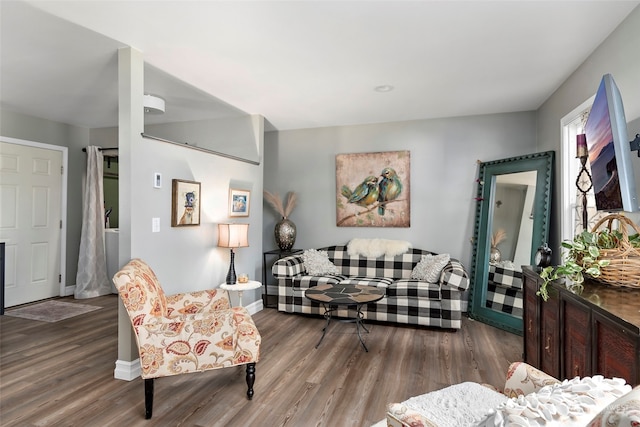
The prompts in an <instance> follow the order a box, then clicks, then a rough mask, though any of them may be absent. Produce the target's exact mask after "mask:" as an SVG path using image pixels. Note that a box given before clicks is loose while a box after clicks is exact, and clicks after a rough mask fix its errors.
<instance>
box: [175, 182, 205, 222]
mask: <svg viewBox="0 0 640 427" xmlns="http://www.w3.org/2000/svg"><path fill="white" fill-rule="evenodd" d="M190 225H200V183H199V182H195V181H185V180H182V179H174V180H172V181H171V226H172V227H187V226H190Z"/></svg>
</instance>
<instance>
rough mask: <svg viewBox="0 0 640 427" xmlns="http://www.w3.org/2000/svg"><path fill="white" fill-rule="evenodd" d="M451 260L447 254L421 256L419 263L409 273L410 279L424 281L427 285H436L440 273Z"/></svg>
mask: <svg viewBox="0 0 640 427" xmlns="http://www.w3.org/2000/svg"><path fill="white" fill-rule="evenodd" d="M449 260H451V256H450V255H449V254H440V255H431V254H429V255H422V258H421V259H420V262H419V263H418V264H416V266H415V267H414V268H413V271H412V272H411V278H412V279H418V280H424V281H425V282H429V283H438V281H439V280H440V272H441V271H442V269H443V268H444V267H445V265H447V263H448V262H449Z"/></svg>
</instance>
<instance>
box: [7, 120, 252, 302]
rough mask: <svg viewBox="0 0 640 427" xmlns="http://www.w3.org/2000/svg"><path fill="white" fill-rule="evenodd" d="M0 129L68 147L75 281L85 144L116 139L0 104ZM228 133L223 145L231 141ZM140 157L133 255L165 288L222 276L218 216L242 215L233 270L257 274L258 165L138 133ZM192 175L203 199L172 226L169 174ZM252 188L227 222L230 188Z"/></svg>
mask: <svg viewBox="0 0 640 427" xmlns="http://www.w3.org/2000/svg"><path fill="white" fill-rule="evenodd" d="M1 115H2V126H1V128H0V134H2V136H6V137H11V138H17V139H24V140H28V141H34V142H41V143H46V144H52V145H60V146H64V147H68V148H69V171H68V199H67V254H66V256H67V265H66V270H67V271H66V278H67V280H66V285H67V286H74V285H75V280H76V273H77V268H78V252H79V247H80V233H81V229H82V180H83V178H84V175H85V172H86V154H85V153H83V152H82V148H84V147H86V146H87V145H91V144H94V145H100V146H104V147H115V146H118V130H117V128H103V129H91V130H90V129H86V128H79V127H75V126H71V125H67V124H63V123H57V122H52V121H49V120H44V119H40V118H37V117H32V116H27V115H24V114H18V113H14V112H11V111H6V110H2V111H1ZM252 132H254V138H255V141H256V145H257V146H259V148H260V149H261V148H262V147H261V144H262V137H261V136H260V135H258V134H256V130H255V129H253V131H252ZM233 143H234V142H233V140H230V141H229V144H233ZM142 144H144V147H142V148H143V149H144V150H145V155H144V158H145V161H144V162H142V164H139V165H136V166H135V168H136V170H137V173H139V174H140V175H141V176H142V177H143V178H141V179H138V180H137V181H136V182H134V183H131V185H132V186H134V187H135V188H136V192H137V194H140V195H141V196H140V200H139V201H138V202H139V203H138V205H137V206H136V209H137V210H138V212H140V214H141V216H142V217H143V218H144V219H143V220H141V221H142V223H141V224H140V225H139V228H140V230H139V231H137V232H136V235H139V236H140V239H139V241H140V242H141V243H140V246H139V250H140V251H139V252H137V253H135V254H134V255H135V256H137V257H141V258H144V259H145V260H147V261H148V262H149V263H150V264H151V265H152V267H153V268H154V270H157V271H156V274H158V277H159V278H160V279H161V280H162V281H163V286H165V287H166V291H167V292H168V293H175V292H181V291H185V290H195V289H205V288H211V287H217V286H218V285H219V284H220V283H222V282H224V278H225V276H226V274H227V269H228V266H229V251H228V249H222V248H217V247H216V242H217V228H216V224H217V223H219V222H234V221H235V222H247V223H249V224H251V225H250V227H249V232H250V236H249V244H250V245H251V246H250V247H249V248H242V249H238V250H237V251H236V259H235V263H236V271H237V272H246V273H249V274H250V276H251V278H252V279H256V280H261V277H262V276H261V275H262V263H261V259H262V169H263V165H262V164H261V165H260V166H255V165H250V164H247V163H243V162H238V161H235V160H230V159H225V158H222V157H219V156H215V155H213V154H207V153H203V152H200V151H195V150H192V149H188V148H184V147H180V146H176V145H172V144H166V143H162V142H155V141H151V140H143V141H142ZM154 172H160V173H162V177H163V186H162V188H161V189H154V188H153V186H152V183H153V173H154ZM173 178H178V179H187V180H194V181H199V182H201V184H202V188H201V189H202V194H203V206H202V211H201V215H202V218H201V221H202V225H201V226H200V227H183V228H172V227H171V226H170V225H171V213H170V205H171V180H172V179H173ZM230 186H233V187H234V188H241V189H247V190H251V195H252V203H251V211H250V217H249V218H239V219H236V220H234V221H231V218H229V217H228V215H227V212H228V208H227V207H228V205H227V200H228V191H229V187H230ZM152 217H159V218H160V223H161V231H160V233H151V218H152ZM258 299H260V292H259V291H254V294H253V295H252V293H251V292H247V293H245V295H244V296H243V303H245V304H249V303H251V302H252V301H255V300H258Z"/></svg>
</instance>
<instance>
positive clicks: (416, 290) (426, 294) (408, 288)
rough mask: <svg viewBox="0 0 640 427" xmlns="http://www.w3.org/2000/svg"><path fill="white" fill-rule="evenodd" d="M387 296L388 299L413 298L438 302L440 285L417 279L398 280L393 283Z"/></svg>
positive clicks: (440, 295) (440, 296)
mask: <svg viewBox="0 0 640 427" xmlns="http://www.w3.org/2000/svg"><path fill="white" fill-rule="evenodd" d="M387 295H388V296H390V297H413V298H426V299H430V300H440V299H441V298H442V294H441V293H440V285H438V284H437V283H428V282H424V281H422V280H417V279H399V280H396V281H394V282H393V283H392V284H391V286H389V289H387Z"/></svg>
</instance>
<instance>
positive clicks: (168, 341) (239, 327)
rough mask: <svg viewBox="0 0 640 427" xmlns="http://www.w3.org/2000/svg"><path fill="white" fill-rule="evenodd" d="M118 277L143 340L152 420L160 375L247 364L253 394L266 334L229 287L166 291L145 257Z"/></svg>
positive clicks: (147, 408) (148, 410)
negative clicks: (235, 300) (234, 300)
mask: <svg viewBox="0 0 640 427" xmlns="http://www.w3.org/2000/svg"><path fill="white" fill-rule="evenodd" d="M113 282H114V283H115V285H116V288H117V289H118V293H119V294H120V298H121V299H122V302H123V303H124V306H125V308H126V310H127V313H128V314H129V317H130V318H131V324H132V325H133V329H134V331H135V336H136V341H137V343H138V350H139V352H140V365H141V369H142V378H144V383H145V417H146V418H147V419H149V418H151V415H152V408H153V380H154V378H159V377H165V376H170V375H177V374H186V373H190V372H202V371H206V370H209V369H218V368H226V367H230V366H236V365H247V368H246V372H247V374H246V380H247V386H248V390H247V397H248V398H249V399H251V398H252V397H253V384H254V381H255V365H256V362H257V361H258V359H259V357H260V341H261V338H260V334H259V332H258V330H257V329H256V326H255V324H254V323H253V320H252V319H251V316H250V315H249V312H248V311H247V310H246V309H245V308H243V307H233V308H231V307H230V303H229V296H228V294H227V291H224V290H221V289H212V290H207V291H198V292H191V293H183V294H176V295H170V296H166V295H165V294H164V291H163V290H162V287H161V286H160V283H158V279H157V278H156V275H155V273H154V272H153V271H152V270H151V268H150V267H149V266H148V265H147V264H146V263H145V262H144V261H142V260H140V259H133V260H131V261H130V262H129V263H128V264H127V265H125V266H124V267H122V269H121V270H120V271H118V272H117V273H116V274H115V276H114V277H113Z"/></svg>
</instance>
